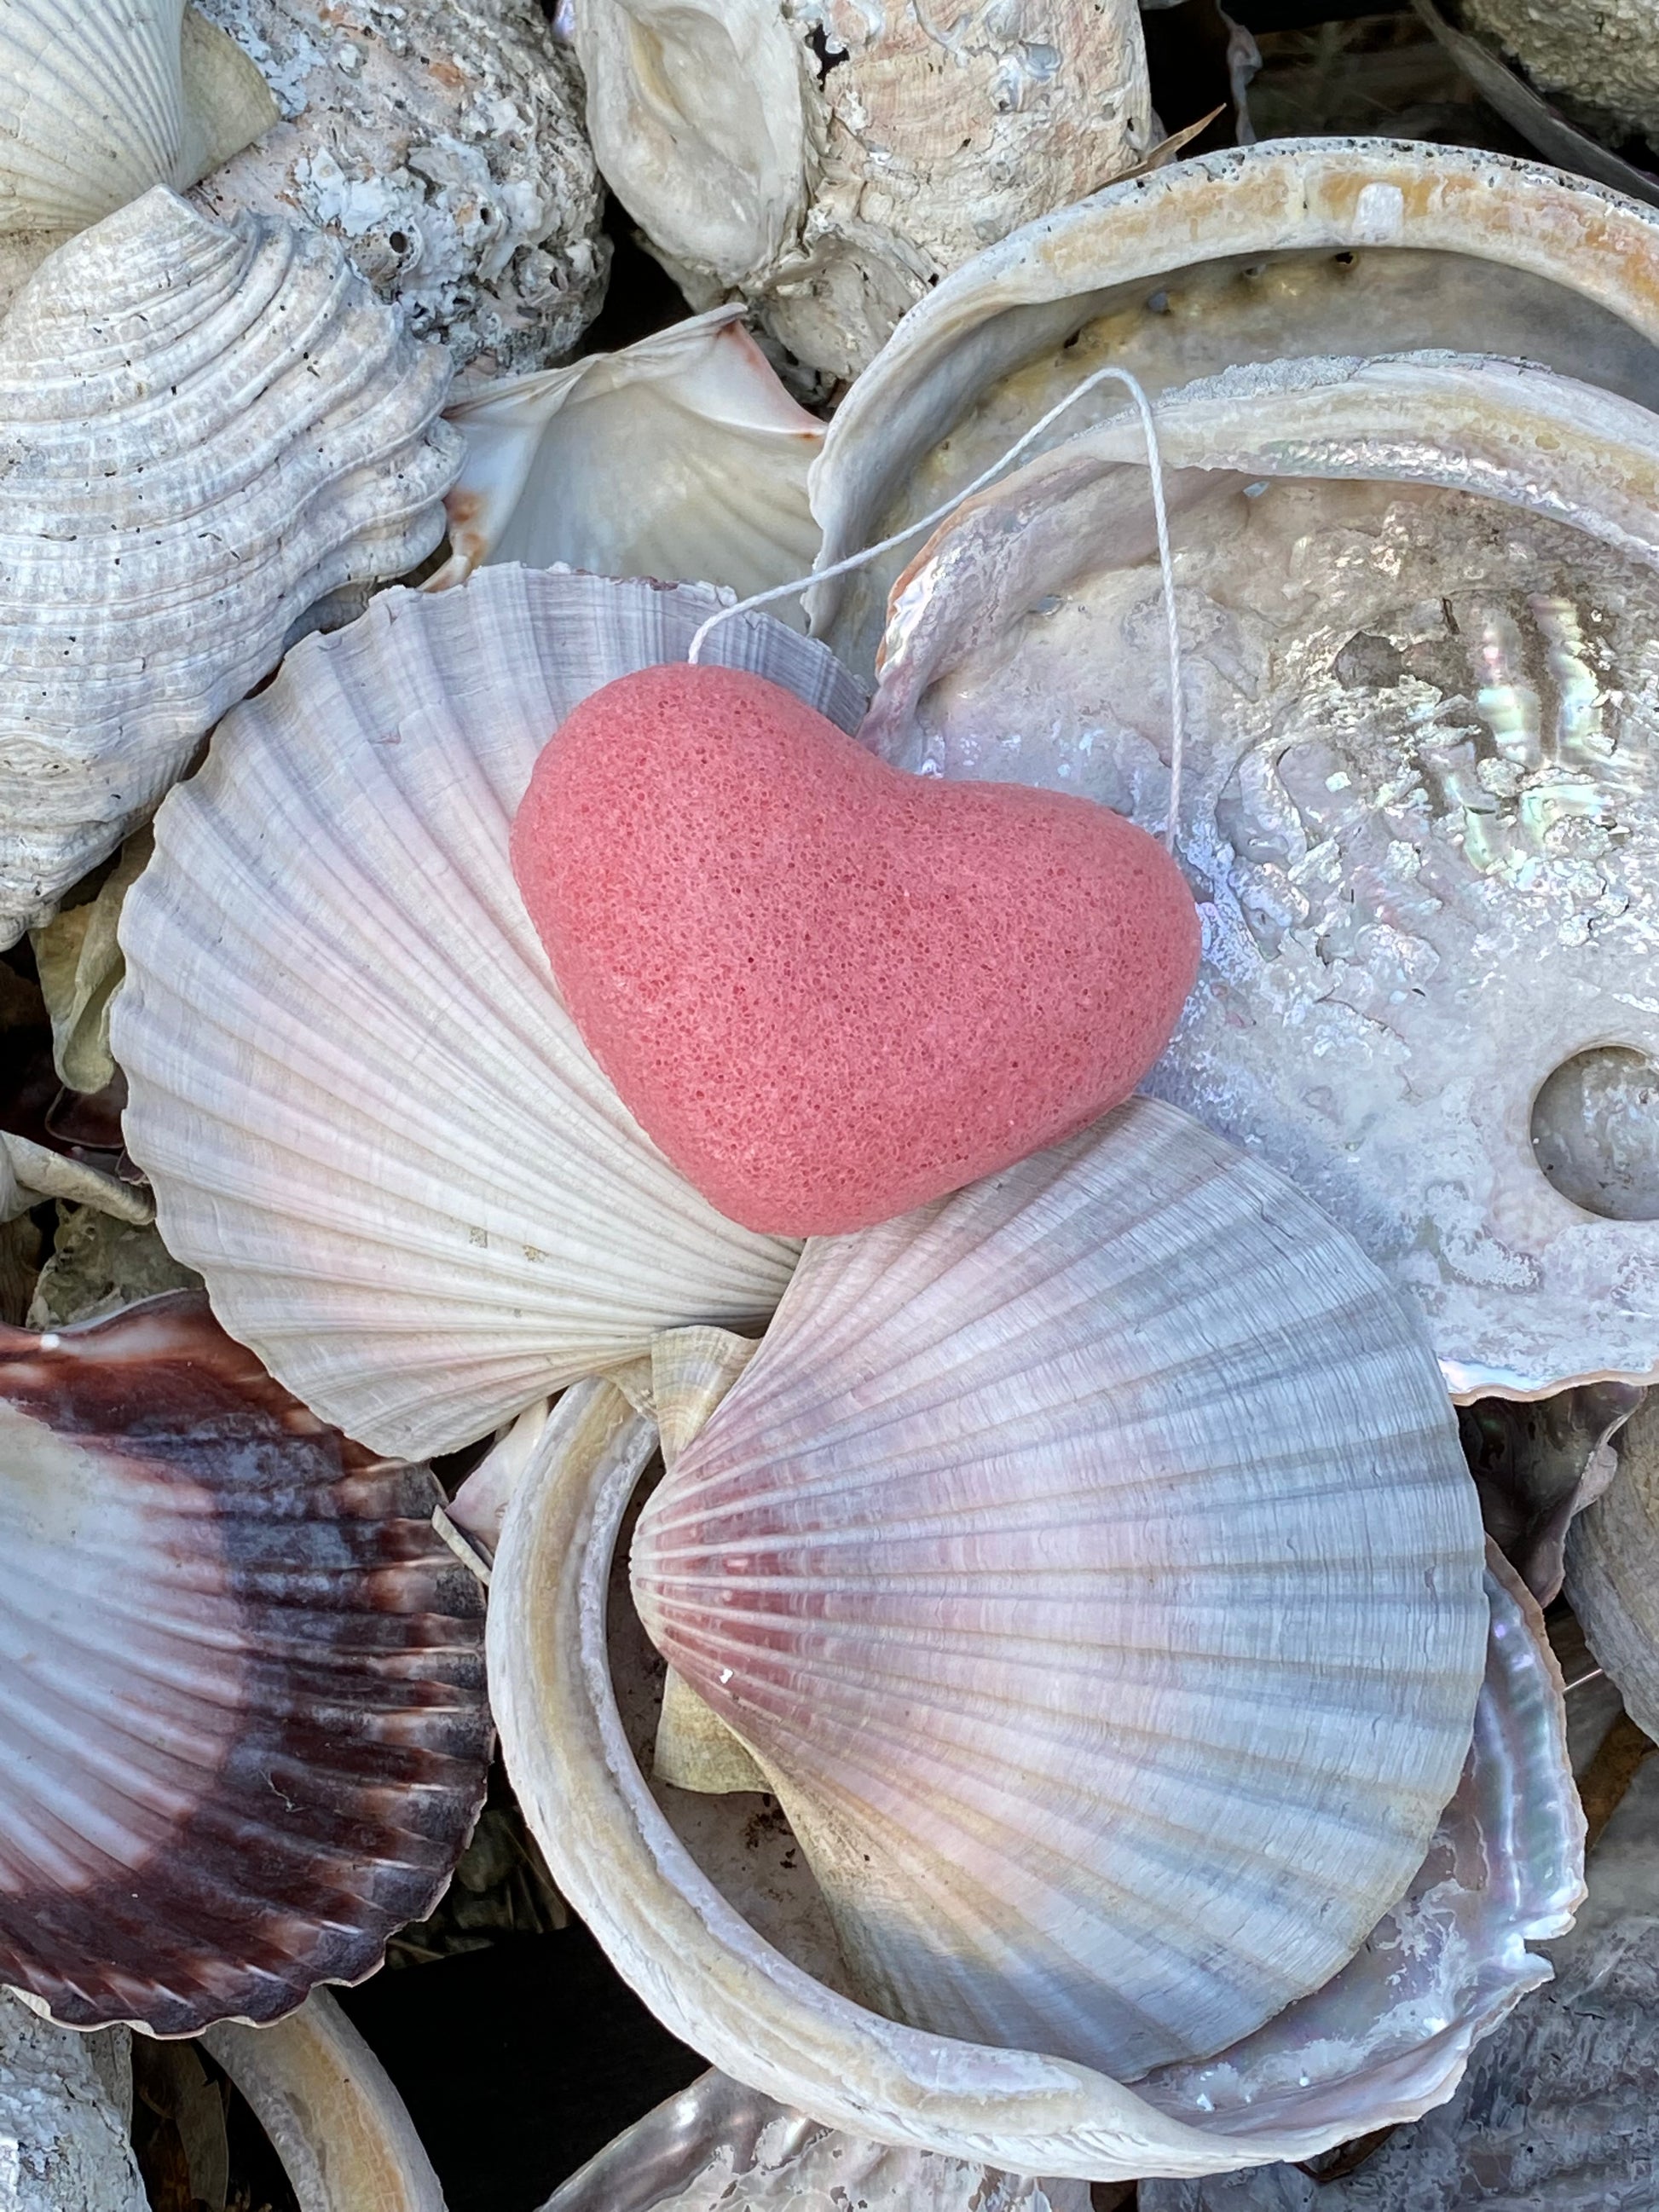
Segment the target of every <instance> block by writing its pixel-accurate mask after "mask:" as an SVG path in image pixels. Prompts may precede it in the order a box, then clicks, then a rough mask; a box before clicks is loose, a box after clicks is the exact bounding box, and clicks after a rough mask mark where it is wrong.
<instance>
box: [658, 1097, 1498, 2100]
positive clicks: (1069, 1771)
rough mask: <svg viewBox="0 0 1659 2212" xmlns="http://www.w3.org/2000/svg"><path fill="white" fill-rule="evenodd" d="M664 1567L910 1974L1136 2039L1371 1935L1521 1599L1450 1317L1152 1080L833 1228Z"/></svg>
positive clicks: (717, 1445)
mask: <svg viewBox="0 0 1659 2212" xmlns="http://www.w3.org/2000/svg"><path fill="white" fill-rule="evenodd" d="M633 1585H634V1590H635V1599H636V1602H637V1603H638V1606H639V1608H640V1613H641V1619H642V1620H644V1622H645V1625H646V1626H647V1630H648V1631H649V1632H650V1633H651V1635H652V1637H653V1641H654V1642H655V1643H656V1644H657V1645H658V1646H659V1649H660V1650H662V1652H663V1653H664V1655H665V1656H666V1657H667V1659H668V1660H669V1661H670V1662H671V1665H672V1666H674V1667H675V1668H677V1669H678V1671H679V1672H680V1674H682V1675H683V1676H684V1678H685V1679H686V1680H688V1681H689V1682H690V1684H691V1685H692V1686H693V1687H694V1688H695V1689H696V1691H698V1692H699V1693H700V1694H701V1695H702V1697H703V1698H704V1699H706V1700H707V1701H708V1704H709V1705H711V1706H712V1707H713V1708H714V1711H715V1712H716V1713H717V1714H719V1715H720V1717H721V1718H722V1719H723V1720H725V1721H726V1723H727V1724H728V1725H729V1726H730V1727H731V1728H732V1729H733V1730H734V1731H735V1732H736V1733H737V1734H738V1735H739V1736H740V1737H741V1739H742V1740H743V1741H744V1743H745V1744H746V1745H747V1746H748V1747H750V1750H751V1751H752V1752H753V1753H755V1755H756V1756H757V1759H758V1760H759V1762H760V1764H761V1765H762V1767H763V1769H764V1771H766V1772H767V1774H768V1775H769V1778H771V1779H772V1781H773V1784H774V1786H775V1789H776V1790H777V1793H778V1795H779V1796H780V1799H781V1802H782V1803H783V1805H784V1808H785V1810H786V1811H787V1814H788V1815H789V1818H790V1820H791V1823H792V1825H793V1827H794V1828H795V1831H796V1832H797V1834H798V1835H799V1837H800V1838H801V1842H802V1844H803V1847H804V1848H805V1851H806V1853H807V1856H808V1857H809V1858H810V1859H811V1863H812V1866H813V1870H814V1872H815V1873H816V1874H817V1877H818V1880H819V1881H820V1883H821V1885H822V1886H823V1889H824V1892H825V1894H826V1897H827V1899H828V1901H829V1906H830V1909H831V1911H832V1913H833V1914H834V1915H835V1917H836V1923H837V1927H838V1929H839V1931H840V1933H841V1936H842V1943H843V1947H844V1948H846V1950H847V1952H848V1958H849V1961H850V1963H851V1964H852V1965H853V1966H854V1970H855V1972H857V1973H858V1975H859V1978H860V1982H861V1984H863V1986H865V1987H866V1990H868V1991H869V1992H870V1994H871V1996H872V2001H873V2002H875V2003H876V2004H877V2005H878V2007H879V2008H880V2009H882V2010H884V2011H886V2012H888V2013H890V2014H891V2015H895V2016H896V2017H899V2018H902V2019H905V2020H908V2021H911V2022H912V2023H913V2024H915V2025H917V2026H921V2027H927V2028H929V2029H931V2030H933V2032H935V2033H943V2034H951V2035H957V2036H961V2037H963V2038H964V2039H969V2040H971V2041H974V2042H978V2043H990V2044H1000V2045H1014V2046H1017V2047H1022V2048H1024V2049H1027V2050H1032V2051H1045V2052H1051V2053H1054V2054H1056V2055H1058V2056H1060V2057H1069V2058H1073V2059H1077V2060H1080V2061H1082V2062H1084V2063H1087V2064H1090V2065H1093V2066H1097V2067H1100V2068H1102V2069H1106V2070H1109V2071H1110V2072H1112V2073H1114V2074H1115V2075H1118V2076H1119V2077H1120V2078H1122V2077H1125V2076H1128V2077H1133V2075H1136V2074H1139V2073H1142V2072H1144V2071H1145V2070H1146V2069H1147V2068H1149V2067H1152V2066H1154V2065H1158V2064H1159V2063H1168V2062H1170V2061H1172V2060H1175V2059H1178V2058H1182V2057H1198V2056H1201V2055H1204V2054H1206V2053H1209V2052H1212V2051H1217V2050H1218V2049H1220V2048H1221V2047H1222V2046H1223V2045H1226V2044H1229V2043H1231V2042H1233V2041H1235V2040H1236V2039H1238V2038H1239V2037H1241V2036H1243V2035H1245V2034H1247V2033H1249V2032H1250V2031H1251V2030H1252V2029H1253V2028H1255V2027H1258V2026H1260V2025H1261V2022H1263V2021H1266V2020H1267V2019H1269V2018H1270V2017H1271V2016H1272V2015H1274V2014H1275V2013H1277V2012H1279V2010H1280V2009H1281V2008H1283V2007H1284V2006H1285V2005H1286V2004H1287V2003H1289V2002H1291V2000H1292V1999H1294V1998H1296V1997H1297V1996H1301V1995H1302V1994H1304V1992H1305V1991H1307V1990H1312V1989H1315V1988H1317V1987H1318V1986H1319V1985H1320V1984H1322V1982H1324V1981H1325V1980H1327V1979H1328V1978H1329V1977H1330V1976H1331V1975H1332V1974H1334V1972H1336V1971H1337V1970H1338V1968H1340V1966H1342V1965H1343V1964H1344V1963H1345V1962H1346V1960H1348V1959H1349V1958H1350V1957H1351V1956H1352V1954H1353V1952H1354V1950H1355V1949H1356V1948H1357V1947H1358V1944H1359V1943H1360V1942H1362V1941H1363V1939H1364V1936H1366V1934H1367V1933H1368V1932H1369V1930H1370V1929H1371V1928H1372V1927H1373V1925H1374V1924H1375V1923H1376V1920H1377V1919H1378V1917H1379V1916H1380V1915H1381V1913H1382V1912H1383V1909H1384V1907H1385V1906H1387V1905H1389V1904H1390V1903H1392V1902H1393V1901H1394V1900H1395V1899H1397V1898H1398V1897H1399V1896H1400V1895H1401V1892H1402V1891H1403V1890H1404V1889H1405V1887H1406V1886H1407V1883H1408V1881H1410V1879H1411V1877H1412V1875H1413V1872H1414V1871H1415V1869H1416V1868H1417V1867H1418V1865H1419V1863H1420V1862H1421V1859H1422V1857H1423V1854H1424V1850H1425V1847H1426V1845H1427V1843H1428V1839H1429V1838H1430V1836H1431V1833H1432V1832H1433V1830H1434V1827H1435V1823H1436V1821H1437V1818H1438V1816H1439V1814H1440V1811H1441V1808H1442V1807H1443V1805H1444V1804H1445V1802H1446V1801H1447V1799H1448V1798H1449V1796H1451V1794H1452V1790H1453V1789H1454V1788H1455V1784H1456V1782H1457V1778H1458V1773H1459V1770H1460V1768H1461V1767H1462V1763H1463V1760H1464V1758H1465V1755H1466V1754H1467V1753H1468V1747H1469V1736H1470V1728H1471V1722H1472V1717H1473V1714H1474V1703H1475V1698H1476V1693H1477V1691H1478V1689H1479V1686H1480V1676H1481V1668H1482V1659H1483V1647H1484V1642H1485V1635H1486V1606H1485V1604H1484V1602H1483V1600H1482V1596H1481V1540H1480V1526H1479V1516H1478V1513H1477V1511H1476V1506H1475V1499H1474V1487H1473V1485H1472V1484H1471V1483H1470V1481H1469V1479H1468V1473H1467V1470H1466V1468H1464V1466H1463V1463H1462V1457H1461V1455H1460V1453H1459V1450H1458V1447H1457V1440H1456V1433H1455V1425H1454V1424H1453V1421H1452V1419H1451V1415H1450V1412H1449V1407H1447V1404H1446V1401H1445V1398H1444V1394H1443V1387H1442V1385H1441V1383H1440V1380H1439V1377H1438V1375H1437V1371H1436V1369H1435V1365H1434V1361H1433V1358H1432V1357H1431V1353H1430V1352H1429V1350H1428V1347H1427V1346H1426V1343H1425V1341H1424V1340H1423V1338H1422V1336H1421V1334H1420V1331H1419V1327H1418V1325H1417V1323H1416V1322H1415V1320H1414V1318H1413V1316H1411V1315H1410V1314H1409V1313H1408V1312H1407V1310H1406V1309H1405V1308H1404V1307H1403V1306H1402V1304H1401V1303H1400V1302H1399V1301H1398V1300H1397V1299H1396V1297H1395V1295H1394V1294H1393V1293H1392V1292H1391V1291H1389V1288H1388V1286H1387V1285H1386V1284H1385V1283H1384V1281H1383V1279H1382V1278H1381V1276H1380V1275H1379V1274H1378V1273H1377V1272H1376V1270H1375V1269H1374V1268H1373V1267H1371V1266H1370V1262H1369V1261H1366V1260H1365V1259H1364V1256H1363V1255H1361V1253H1360V1252H1359V1251H1358V1248H1357V1247H1355V1246H1354V1245H1353V1244H1352V1243H1351V1242H1350V1241H1349V1239H1348V1238H1347V1237H1346V1236H1345V1235H1343V1234H1342V1232H1341V1231H1338V1230H1336V1229H1335V1228H1334V1227H1333V1226H1332V1225H1330V1224H1329V1223H1328V1222H1327V1221H1326V1220H1325V1219H1324V1218H1323V1217H1322V1215H1320V1214H1319V1213H1318V1212H1316V1210H1315V1208H1314V1207H1313V1206H1310V1204H1309V1203H1308V1202H1307V1201H1306V1200H1304V1199H1303V1198H1302V1197H1301V1196H1300V1194H1298V1193H1297V1192H1296V1191H1294V1190H1293V1189H1292V1188H1291V1186H1290V1185H1288V1184H1287V1183H1285V1182H1284V1181H1283V1180H1282V1178H1280V1177H1279V1176H1277V1175H1275V1174H1274V1173H1273V1172H1272V1171H1271V1170H1267V1169H1265V1168H1262V1167H1261V1166H1258V1165H1257V1164H1255V1163H1253V1162H1251V1161H1249V1160H1248V1159H1246V1158H1244V1157H1243V1155H1241V1154H1239V1153H1237V1152H1235V1151H1234V1150H1233V1149H1232V1147H1231V1146H1228V1145H1226V1144H1225V1143H1224V1142H1222V1141H1221V1140H1219V1139H1216V1138H1213V1137H1212V1136H1211V1135H1210V1134H1209V1133H1207V1132H1206V1131H1205V1130H1203V1129H1201V1128H1200V1127H1199V1126H1198V1125H1197V1124H1196V1123H1194V1122H1193V1121H1190V1120H1189V1119H1188V1117H1187V1116H1186V1115H1182V1114H1180V1113H1178V1112H1176V1111H1175V1110H1173V1109H1170V1108H1168V1107H1165V1106H1163V1105H1161V1104H1158V1103H1152V1102H1150V1101H1136V1102H1134V1103H1133V1104H1132V1105H1131V1106H1130V1107H1128V1108H1126V1109H1122V1110H1121V1111H1120V1112H1119V1113H1118V1114H1116V1115H1112V1116H1109V1118H1108V1120H1107V1121H1104V1122H1103V1123H1102V1124H1100V1125H1099V1126H1098V1127H1097V1129H1095V1130H1094V1131H1091V1132H1088V1133H1085V1134H1084V1135H1082V1136H1080V1137H1079V1138H1077V1139H1073V1140H1072V1141H1071V1142H1070V1143H1068V1144H1066V1145H1064V1146H1059V1147H1057V1148H1056V1149H1055V1150H1054V1151H1053V1152H1048V1153H1044V1154H1040V1155H1038V1156H1036V1157H1035V1158H1032V1159H1030V1160H1027V1161H1025V1162H1024V1163H1022V1164H1020V1165H1019V1166H1018V1167H1017V1168H1014V1169H1012V1170H1010V1171H1009V1172H1008V1173H1007V1174H1006V1175H1005V1176H997V1177H994V1178H990V1179H988V1180H987V1181H986V1182H982V1183H980V1184H977V1185H975V1186H973V1187H972V1188H969V1190H967V1191H965V1192H963V1193H960V1194H957V1196H955V1197H953V1198H951V1199H949V1200H945V1201H944V1202H943V1203H942V1204H941V1205H939V1206H933V1207H928V1208H924V1209H922V1210H921V1211H920V1212H916V1213H914V1214H910V1215H908V1216H906V1217H904V1218H902V1219H901V1220H899V1221H896V1222H893V1223H890V1224H888V1225H884V1226H883V1227H880V1228H878V1229H873V1230H871V1231H866V1232H864V1233H863V1234H861V1235H859V1236H855V1237H844V1238H834V1239H825V1240H822V1241H820V1240H817V1239H814V1240H812V1241H811V1243H809V1244H808V1246H807V1249H806V1251H805V1255H804V1257H803V1259H802V1261H801V1264H800V1267H799V1270H798V1271H797V1273H796V1276H795V1278H794V1280H793V1283H792V1285H791V1286H790V1289H789V1291H788V1292H787V1295H786V1297H785V1298H784V1301H783V1303H782V1304H781V1308H780V1310H779V1312H778V1315H777V1317H776V1319H775V1322H774V1324H773V1326H772V1328H771V1329H770V1330H769V1333H768V1334H767V1337H766V1339H765V1341H764V1343H763V1346H762V1348H761V1350H760V1352H758V1353H757V1355H756V1357H755V1358H754V1360H753V1361H752V1363H751V1364H750V1366H749V1367H748V1368H747V1369H746V1370H745V1371H744V1375H743V1376H742V1377H741V1379H740V1380H739V1381H738V1383H737V1385H736V1386H735V1388H734V1389H732V1392H731V1395H729V1396H728V1397H727V1398H726V1400H725V1401H724V1402H723V1403H722V1404H721V1405H720V1407H719V1408H718V1409H717V1410H716V1412H715V1413H714V1416H713V1417H712V1419H710V1421H709V1422H708V1426H707V1427H706V1428H705V1429H704V1430H703V1431H702V1435H701V1436H700V1437H697V1438H696V1440H695V1441H694V1442H693V1443H690V1445H688V1446H687V1447H686V1448H685V1449H684V1451H683V1452H682V1453H681V1454H680V1455H679V1457H678V1461H677V1462H676V1464H675V1465H674V1467H673V1468H672V1469H671V1472H670V1473H669V1474H667V1476H666V1477H665V1480H664V1481H663V1483H662V1484H661V1486H659V1488H658V1490H657V1491H656V1492H654V1493H653V1496H652V1498H651V1499H650V1501H649V1502H648V1504H647V1506H646V1509H645V1511H644V1513H643V1515H642V1516H641V1521H640V1524H639V1528H638V1529H637V1531H636V1534H635V1541H634V1553H633Z"/></svg>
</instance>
